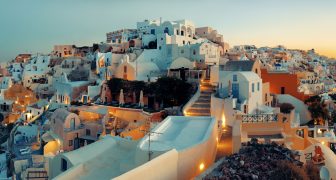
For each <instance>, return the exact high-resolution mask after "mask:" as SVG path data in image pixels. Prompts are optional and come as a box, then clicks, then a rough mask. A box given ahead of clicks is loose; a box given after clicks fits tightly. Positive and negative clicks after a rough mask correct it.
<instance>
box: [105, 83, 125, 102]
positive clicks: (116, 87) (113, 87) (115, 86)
mask: <svg viewBox="0 0 336 180" xmlns="http://www.w3.org/2000/svg"><path fill="white" fill-rule="evenodd" d="M107 86H108V87H109V89H110V91H111V95H112V100H115V98H114V97H115V96H116V95H117V94H119V93H120V90H121V89H123V88H124V86H125V80H123V79H120V78H112V79H110V80H108V81H107Z"/></svg>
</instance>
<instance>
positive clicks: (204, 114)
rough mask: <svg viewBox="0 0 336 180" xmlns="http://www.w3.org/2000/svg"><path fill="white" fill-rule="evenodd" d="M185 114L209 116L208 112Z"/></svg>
mask: <svg viewBox="0 0 336 180" xmlns="http://www.w3.org/2000/svg"><path fill="white" fill-rule="evenodd" d="M186 115H187V116H210V113H189V114H188V113H187V114H186Z"/></svg>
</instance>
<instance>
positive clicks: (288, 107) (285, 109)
mask: <svg viewBox="0 0 336 180" xmlns="http://www.w3.org/2000/svg"><path fill="white" fill-rule="evenodd" d="M279 107H280V112H281V113H284V114H289V113H290V112H291V111H292V110H293V109H294V106H293V105H292V104H290V103H281V104H280V105H279Z"/></svg>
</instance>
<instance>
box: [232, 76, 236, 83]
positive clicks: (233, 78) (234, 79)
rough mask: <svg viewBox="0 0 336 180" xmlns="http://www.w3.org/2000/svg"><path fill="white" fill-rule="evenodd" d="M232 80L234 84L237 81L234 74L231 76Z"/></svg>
mask: <svg viewBox="0 0 336 180" xmlns="http://www.w3.org/2000/svg"><path fill="white" fill-rule="evenodd" d="M232 80H233V81H234V82H236V81H237V74H234V75H233V77H232Z"/></svg>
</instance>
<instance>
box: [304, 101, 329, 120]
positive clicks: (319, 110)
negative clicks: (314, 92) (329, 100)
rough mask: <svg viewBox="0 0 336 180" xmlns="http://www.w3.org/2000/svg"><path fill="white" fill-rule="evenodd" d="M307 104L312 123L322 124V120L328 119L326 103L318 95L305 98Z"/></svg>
mask: <svg viewBox="0 0 336 180" xmlns="http://www.w3.org/2000/svg"><path fill="white" fill-rule="evenodd" d="M305 103H306V104H307V105H308V110H309V112H310V113H311V117H312V118H313V120H314V124H320V125H323V124H324V120H327V119H329V111H328V109H327V106H326V104H325V103H324V101H322V99H321V97H320V96H312V97H309V98H308V99H307V100H305Z"/></svg>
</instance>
